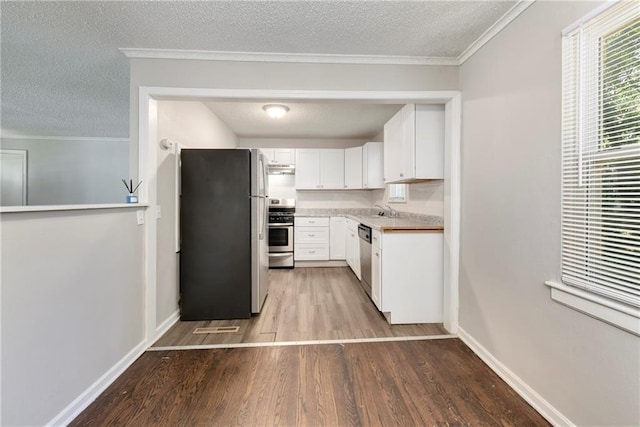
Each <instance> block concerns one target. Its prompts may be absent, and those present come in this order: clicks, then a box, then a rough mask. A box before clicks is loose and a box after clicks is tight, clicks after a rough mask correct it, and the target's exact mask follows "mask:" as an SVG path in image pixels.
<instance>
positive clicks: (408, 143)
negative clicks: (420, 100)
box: [400, 104, 416, 180]
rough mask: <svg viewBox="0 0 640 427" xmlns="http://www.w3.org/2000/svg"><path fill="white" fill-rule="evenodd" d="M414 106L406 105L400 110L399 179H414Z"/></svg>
mask: <svg viewBox="0 0 640 427" xmlns="http://www.w3.org/2000/svg"><path fill="white" fill-rule="evenodd" d="M415 147H416V106H415V104H407V105H405V106H404V107H403V108H402V169H401V170H400V179H403V180H404V179H411V178H415V176H416V172H415V159H416V153H415V149H416V148H415Z"/></svg>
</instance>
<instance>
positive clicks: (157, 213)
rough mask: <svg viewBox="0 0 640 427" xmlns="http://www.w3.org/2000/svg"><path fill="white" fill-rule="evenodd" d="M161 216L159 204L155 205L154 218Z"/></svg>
mask: <svg viewBox="0 0 640 427" xmlns="http://www.w3.org/2000/svg"><path fill="white" fill-rule="evenodd" d="M160 218H162V209H160V205H156V219H160Z"/></svg>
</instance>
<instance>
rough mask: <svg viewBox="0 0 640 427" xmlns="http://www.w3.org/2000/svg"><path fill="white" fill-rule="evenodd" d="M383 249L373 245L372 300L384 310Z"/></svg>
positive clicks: (379, 308)
mask: <svg viewBox="0 0 640 427" xmlns="http://www.w3.org/2000/svg"><path fill="white" fill-rule="evenodd" d="M381 271H382V250H381V249H380V248H378V247H375V246H372V247H371V300H372V301H373V303H374V304H375V305H376V307H378V310H382V299H381V296H382V282H381V278H382V274H381Z"/></svg>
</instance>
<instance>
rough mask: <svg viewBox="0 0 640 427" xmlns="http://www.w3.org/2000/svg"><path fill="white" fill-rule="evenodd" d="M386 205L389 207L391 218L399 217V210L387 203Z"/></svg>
mask: <svg viewBox="0 0 640 427" xmlns="http://www.w3.org/2000/svg"><path fill="white" fill-rule="evenodd" d="M385 206H386V207H388V208H389V218H397V217H398V211H397V210H395V209H393V208H392V207H391V206H389V205H385Z"/></svg>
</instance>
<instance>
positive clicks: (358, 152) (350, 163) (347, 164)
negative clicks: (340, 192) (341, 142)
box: [344, 147, 362, 189]
mask: <svg viewBox="0 0 640 427" xmlns="http://www.w3.org/2000/svg"><path fill="white" fill-rule="evenodd" d="M344 188H348V189H355V188H362V147H353V148H345V150H344Z"/></svg>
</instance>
